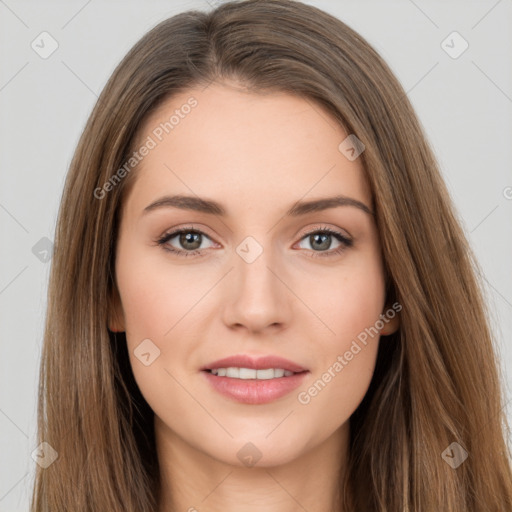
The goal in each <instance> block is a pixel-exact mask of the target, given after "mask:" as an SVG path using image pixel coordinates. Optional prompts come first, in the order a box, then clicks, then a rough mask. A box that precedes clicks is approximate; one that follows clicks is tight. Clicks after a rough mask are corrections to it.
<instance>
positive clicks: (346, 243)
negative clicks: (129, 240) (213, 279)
mask: <svg viewBox="0 0 512 512" xmlns="http://www.w3.org/2000/svg"><path fill="white" fill-rule="evenodd" d="M182 233H195V234H200V235H204V236H206V237H207V238H210V237H209V236H208V235H207V234H206V233H204V232H203V231H201V230H200V229H196V228H192V227H190V228H181V229H177V230H176V231H172V232H170V233H165V234H164V235H162V236H161V237H160V238H158V239H157V240H156V243H157V244H158V245H159V246H161V247H162V249H164V250H165V251H168V252H171V253H174V254H177V255H178V256H184V257H189V256H195V255H198V254H200V253H201V251H202V250H203V249H195V250H194V251H182V250H180V249H176V248H174V247H171V246H167V245H166V244H167V242H168V241H169V240H171V239H172V238H174V237H175V236H176V235H180V234H182ZM319 233H322V234H323V233H327V234H329V235H332V236H333V237H334V238H336V239H337V240H338V241H339V242H340V243H341V245H340V246H339V247H338V248H337V249H333V250H331V251H312V250H310V251H311V252H312V254H311V255H310V257H312V258H316V257H332V256H337V255H338V254H341V253H342V252H343V251H344V250H346V249H347V248H349V247H352V245H353V241H352V240H351V239H350V238H348V237H346V236H344V235H342V234H341V233H340V232H338V231H335V230H333V229H331V228H329V227H322V228H319V229H314V230H312V231H309V232H308V233H305V234H304V235H303V236H302V237H301V240H303V239H304V238H306V237H308V236H311V235H314V234H319Z"/></svg>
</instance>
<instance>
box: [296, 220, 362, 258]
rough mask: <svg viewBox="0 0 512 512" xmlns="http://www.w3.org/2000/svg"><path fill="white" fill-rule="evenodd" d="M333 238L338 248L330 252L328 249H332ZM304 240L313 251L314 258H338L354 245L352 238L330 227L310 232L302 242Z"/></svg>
mask: <svg viewBox="0 0 512 512" xmlns="http://www.w3.org/2000/svg"><path fill="white" fill-rule="evenodd" d="M333 238H335V240H336V242H337V243H338V246H337V247H335V248H334V249H333V250H330V251H329V250H328V249H331V246H332V242H333ZM302 240H305V241H306V242H308V243H309V244H310V246H311V251H313V252H312V253H311V256H312V257H317V256H322V257H323V256H336V255H338V254H341V253H342V252H343V251H344V250H345V249H347V248H348V247H352V245H353V241H352V240H351V239H350V238H348V237H347V236H345V235H344V234H343V233H340V232H339V231H335V230H334V229H330V228H328V227H322V228H321V229H316V230H315V231H310V232H309V233H306V235H305V236H304V237H302V239H301V241H302Z"/></svg>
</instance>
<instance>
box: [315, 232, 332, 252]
mask: <svg viewBox="0 0 512 512" xmlns="http://www.w3.org/2000/svg"><path fill="white" fill-rule="evenodd" d="M330 236H331V235H328V234H325V233H324V234H321V233H317V234H315V235H311V237H312V239H313V242H311V246H312V247H313V248H314V246H315V243H316V240H317V239H318V238H322V239H323V241H322V242H321V243H320V247H317V248H319V249H329V246H330V245H331V244H330V240H329V237H330ZM310 241H311V240H310Z"/></svg>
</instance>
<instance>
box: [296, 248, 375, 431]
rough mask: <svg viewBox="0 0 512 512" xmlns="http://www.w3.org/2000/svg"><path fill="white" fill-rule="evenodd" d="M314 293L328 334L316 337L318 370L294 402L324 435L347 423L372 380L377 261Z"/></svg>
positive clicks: (363, 263) (363, 264) (349, 269)
mask: <svg viewBox="0 0 512 512" xmlns="http://www.w3.org/2000/svg"><path fill="white" fill-rule="evenodd" d="M318 284H319V283H317V286H315V287H314V290H315V293H314V295H313V296H312V297H311V298H312V300H313V302H312V303H311V307H312V309H314V308H317V311H321V312H320V313H318V316H319V317H321V318H322V320H323V321H324V323H325V324H326V325H327V326H328V327H329V329H322V332H323V333H324V334H323V335H322V336H317V337H316V347H317V349H316V351H315V352H316V361H317V364H316V366H315V368H314V371H313V373H312V375H311V377H310V379H309V380H308V381H307V382H306V383H305V384H304V386H302V387H301V389H300V390H299V393H298V397H297V398H298V402H299V403H300V404H301V407H303V408H304V412H305V414H306V416H308V417H309V418H315V417H319V416H321V417H323V418H324V419H325V423H324V425H323V426H322V428H323V429H326V431H330V430H333V429H335V428H337V427H338V426H339V425H340V424H341V423H343V422H345V421H347V420H348V419H349V417H350V416H351V414H352V413H353V412H354V411H355V409H356V408H357V407H358V405H359V404H360V403H361V401H362V399H363V397H364V395H365V394H366V392H367V390H368V386H369V384H370V381H371V379H372V376H373V371H374V368H375V362H376V357H377V351H378V346H379V334H378V330H376V328H375V323H376V322H377V320H379V315H380V314H381V313H383V308H384V303H385V283H384V277H383V273H382V266H381V263H380V259H379V258H378V257H376V255H372V256H371V257H369V258H367V259H366V258H361V259H360V260H358V263H357V264H354V265H347V266H346V267H344V268H343V269H341V270H340V273H339V274H338V277H337V279H330V280H326V282H325V286H324V287H323V293H321V290H320V287H319V286H318Z"/></svg>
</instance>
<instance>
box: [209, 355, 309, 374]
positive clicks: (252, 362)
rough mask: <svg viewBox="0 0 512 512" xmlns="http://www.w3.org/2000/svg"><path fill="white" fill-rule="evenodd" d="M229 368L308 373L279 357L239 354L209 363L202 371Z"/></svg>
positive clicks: (297, 365)
mask: <svg viewBox="0 0 512 512" xmlns="http://www.w3.org/2000/svg"><path fill="white" fill-rule="evenodd" d="M229 367H235V368H252V369H254V370H264V369H267V368H282V369H283V370H288V371H291V372H294V373H299V372H304V371H307V369H306V368H303V367H302V366H300V365H299V364H297V363H294V362H293V361H289V360H288V359H284V358H282V357H279V356H273V355H267V356H261V357H252V356H249V355H245V354H237V355H234V356H230V357H225V358H224V359H218V360H217V361H213V362H212V363H208V364H207V365H205V366H203V367H202V368H201V370H213V369H216V368H229Z"/></svg>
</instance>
